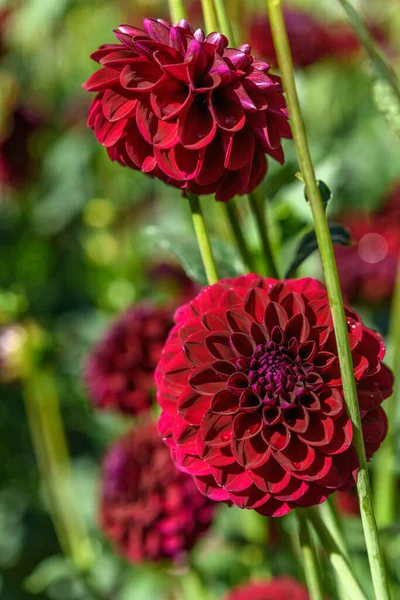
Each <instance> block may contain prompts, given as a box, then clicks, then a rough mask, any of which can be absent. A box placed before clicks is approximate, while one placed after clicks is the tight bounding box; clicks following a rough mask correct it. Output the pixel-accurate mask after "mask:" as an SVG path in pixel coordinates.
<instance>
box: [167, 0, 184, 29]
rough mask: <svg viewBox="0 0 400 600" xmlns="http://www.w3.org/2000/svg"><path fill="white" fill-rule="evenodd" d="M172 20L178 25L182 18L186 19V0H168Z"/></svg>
mask: <svg viewBox="0 0 400 600" xmlns="http://www.w3.org/2000/svg"><path fill="white" fill-rule="evenodd" d="M168 7H169V14H170V16H171V21H172V23H173V24H174V25H176V24H177V23H178V22H179V21H180V20H181V19H186V17H187V13H186V7H185V2H184V0H168Z"/></svg>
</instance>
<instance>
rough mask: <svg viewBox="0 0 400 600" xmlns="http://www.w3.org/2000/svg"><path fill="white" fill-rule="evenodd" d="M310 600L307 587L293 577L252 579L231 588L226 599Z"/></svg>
mask: <svg viewBox="0 0 400 600" xmlns="http://www.w3.org/2000/svg"><path fill="white" fill-rule="evenodd" d="M249 598H251V600H310V596H309V595H308V592H307V589H306V588H305V587H304V585H303V584H301V583H299V582H298V581H296V580H295V579H292V578H291V577H274V578H273V579H270V580H269V581H262V580H261V581H252V582H249V583H245V584H242V585H239V586H238V587H236V588H234V589H233V590H231V591H230V592H229V593H228V594H227V595H226V596H225V597H224V600H249Z"/></svg>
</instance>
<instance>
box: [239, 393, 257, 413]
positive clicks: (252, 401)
mask: <svg viewBox="0 0 400 600" xmlns="http://www.w3.org/2000/svg"><path fill="white" fill-rule="evenodd" d="M260 406H262V401H261V398H259V397H258V396H256V395H255V394H254V393H253V392H252V391H251V390H244V392H242V394H241V395H240V410H241V411H242V412H244V413H252V412H255V411H256V410H257V409H259V408H260Z"/></svg>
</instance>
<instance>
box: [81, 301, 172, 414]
mask: <svg viewBox="0 0 400 600" xmlns="http://www.w3.org/2000/svg"><path fill="white" fill-rule="evenodd" d="M172 325H173V320H172V311H171V310H161V309H158V308H155V307H150V306H148V307H146V306H137V307H135V308H131V309H130V310H128V311H127V312H126V313H125V314H124V315H122V317H120V318H119V319H118V321H117V322H116V323H114V325H112V326H111V328H110V329H109V330H108V331H107V332H106V334H105V336H104V337H103V338H102V339H101V340H100V342H99V343H98V344H97V346H96V347H95V349H94V351H93V352H92V354H91V355H90V357H89V360H88V362H87V365H86V369H85V374H84V378H85V381H86V384H87V388H88V391H89V394H90V397H91V399H92V401H93V404H94V406H95V408H98V409H112V410H119V411H120V412H123V413H128V414H131V415H136V414H138V413H140V412H142V411H144V410H147V409H148V408H150V406H151V401H152V395H153V392H154V388H155V384H154V370H155V368H156V365H157V362H158V360H159V359H160V356H161V350H162V348H163V345H164V343H165V340H166V339H167V336H168V333H169V330H170V329H171V327H172Z"/></svg>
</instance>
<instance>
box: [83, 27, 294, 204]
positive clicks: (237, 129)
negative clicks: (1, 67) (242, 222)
mask: <svg viewBox="0 0 400 600" xmlns="http://www.w3.org/2000/svg"><path fill="white" fill-rule="evenodd" d="M115 35H116V37H117V38H118V40H119V42H121V43H120V44H106V45H105V46H102V47H100V48H99V50H97V51H96V52H94V53H93V54H92V58H93V59H94V60H96V61H97V62H99V63H100V64H101V66H102V68H101V69H100V70H99V71H97V72H96V73H94V74H93V75H92V76H91V77H90V79H89V80H88V81H87V82H86V83H85V84H84V88H85V89H86V90H87V91H89V92H97V96H96V98H95V100H94V101H93V103H92V106H91V109H90V113H89V120H88V125H89V127H92V128H93V129H94V132H95V135H96V137H97V139H98V141H99V142H100V143H101V144H103V145H104V146H106V148H107V151H108V154H109V156H110V158H111V159H112V160H116V161H118V162H120V163H121V164H123V165H126V166H129V167H131V168H133V169H139V170H141V171H143V172H144V173H148V174H150V175H153V176H155V177H158V178H159V179H162V180H163V181H165V182H167V183H169V184H171V185H173V186H175V187H178V188H181V189H183V190H188V191H190V192H193V193H195V194H211V193H215V195H216V199H217V200H221V201H224V202H226V201H228V200H230V199H231V198H233V196H235V195H236V194H246V193H247V192H249V191H251V190H253V189H254V188H255V187H256V186H257V185H258V184H259V183H260V182H261V181H262V179H263V178H264V176H265V174H266V171H267V160H266V156H265V155H266V154H268V155H270V156H272V157H273V158H275V159H276V160H278V161H279V162H283V160H284V156H283V151H282V147H281V139H282V138H283V137H290V135H291V134H290V128H289V125H288V121H287V111H286V106H285V100H284V97H283V93H282V88H281V83H280V78H279V77H277V76H274V75H270V74H269V73H268V71H269V64H267V63H265V62H263V61H260V60H257V59H255V58H254V57H253V56H252V55H251V54H250V51H251V48H250V46H248V45H247V44H244V45H242V46H240V47H239V48H229V47H228V40H227V38H226V37H225V36H223V35H221V34H220V33H217V32H214V33H210V34H209V35H208V36H207V37H206V36H205V35H204V33H203V32H202V31H201V30H200V29H198V30H197V31H194V30H193V27H192V26H191V25H190V24H189V23H188V22H187V21H185V20H182V21H180V22H179V23H178V25H177V26H175V27H172V26H171V25H169V24H168V23H166V22H165V21H162V20H158V21H156V20H153V19H144V20H143V29H139V28H137V27H132V26H130V25H121V26H120V27H119V28H118V29H116V30H115Z"/></svg>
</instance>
